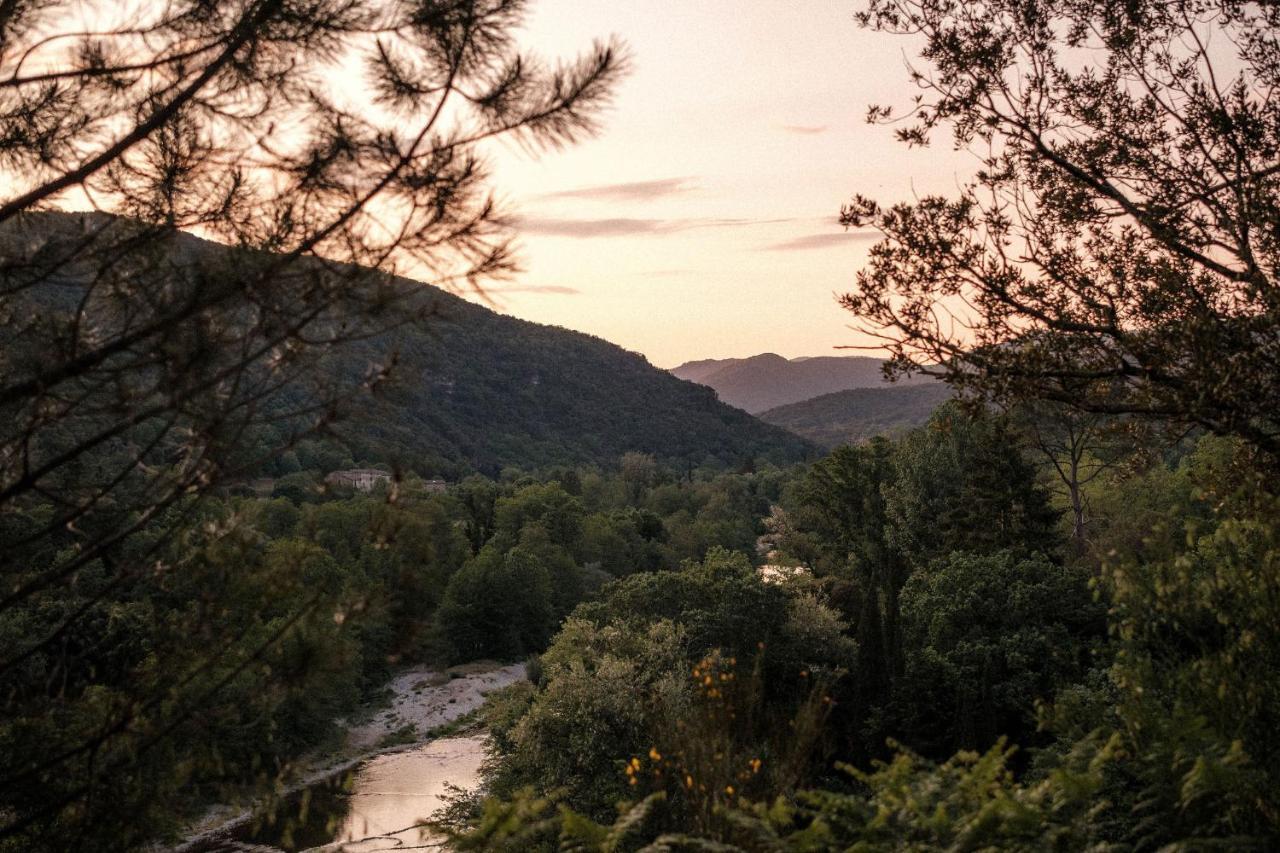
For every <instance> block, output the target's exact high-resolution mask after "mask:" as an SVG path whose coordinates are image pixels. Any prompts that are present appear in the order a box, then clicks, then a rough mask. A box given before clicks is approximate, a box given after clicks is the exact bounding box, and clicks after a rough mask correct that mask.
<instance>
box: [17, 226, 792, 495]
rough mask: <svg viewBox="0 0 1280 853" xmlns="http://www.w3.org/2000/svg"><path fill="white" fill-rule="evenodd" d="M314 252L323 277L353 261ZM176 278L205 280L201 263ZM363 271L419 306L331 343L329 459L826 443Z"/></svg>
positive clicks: (664, 455) (65, 283)
mask: <svg viewBox="0 0 1280 853" xmlns="http://www.w3.org/2000/svg"><path fill="white" fill-rule="evenodd" d="M109 222H110V217H107V216H105V215H103V214H62V213H52V212H46V213H41V214H37V215H34V216H32V217H28V218H26V219H25V220H24V226H23V230H21V231H11V233H10V232H6V234H7V235H8V236H6V237H5V239H7V240H10V241H12V240H15V239H22V240H26V241H36V242H41V241H44V242H48V243H49V244H50V245H52V244H54V243H56V242H58V241H63V242H65V241H68V240H75V239H80V238H81V235H83V234H84V233H86V230H95V229H100V228H103V227H104V223H109ZM156 252H157V253H159V254H161V255H164V257H165V259H166V261H165V262H166V263H171V264H172V266H173V268H174V269H176V270H180V271H182V270H185V269H187V268H193V267H194V266H196V265H197V264H198V265H201V266H210V265H211V268H212V269H215V270H216V269H220V268H227V267H231V266H235V265H243V264H249V263H254V262H258V261H261V260H262V258H263V257H265V256H263V255H262V254H261V253H259V254H254V255H249V254H248V253H242V251H241V250H237V249H232V248H228V247H226V246H222V245H220V244H216V243H211V242H208V241H205V240H201V239H199V238H196V237H194V236H191V235H188V234H178V235H176V236H175V237H174V239H173V240H172V241H171V242H167V243H165V244H164V245H163V246H161V245H157V246H156ZM314 263H315V274H316V275H319V276H324V275H338V274H344V273H342V272H341V271H342V270H343V269H346V268H342V267H339V266H334V265H329V266H322V264H321V262H314ZM346 274H349V273H346ZM174 286H175V287H184V286H187V287H193V288H200V287H207V286H209V285H208V284H207V283H201V282H200V281H199V280H198V279H194V278H193V280H192V281H190V282H183V283H177V282H175V284H174ZM357 286H360V287H369V288H384V289H386V291H387V292H388V293H391V294H392V296H391V297H390V300H391V301H394V302H395V303H396V304H397V305H398V306H400V307H398V308H397V309H395V310H399V311H403V312H404V313H405V315H406V316H412V317H414V318H415V319H413V320H412V321H411V322H406V323H403V324H399V325H397V324H394V323H388V330H383V331H381V332H379V333H377V334H372V335H370V336H367V337H361V336H359V335H354V336H353V337H354V338H355V339H354V340H350V341H345V342H343V343H342V344H338V345H335V346H334V347H333V348H332V349H330V350H329V351H328V352H326V353H325V354H324V355H323V358H324V359H325V363H324V366H323V370H322V373H323V374H324V381H325V382H327V383H331V384H332V385H333V387H334V388H335V389H346V390H347V391H349V392H350V393H345V394H344V395H343V397H342V400H341V405H340V406H339V411H340V413H341V417H339V418H338V419H337V420H336V422H335V423H334V425H333V427H332V429H331V432H332V433H333V435H334V437H335V438H336V439H337V440H338V441H339V442H340V443H342V444H344V445H345V447H346V450H342V451H341V452H339V453H338V454H334V453H327V454H326V456H327V457H328V458H329V459H330V464H333V465H340V464H347V463H348V462H349V463H373V464H386V465H393V466H401V467H403V468H404V469H406V470H412V471H416V472H418V473H420V474H424V475H445V476H448V477H450V478H453V477H457V476H461V475H463V474H465V473H468V472H471V471H480V472H485V473H489V474H495V473H497V472H498V471H499V470H501V469H502V468H503V467H507V466H518V467H522V468H526V469H529V468H537V467H541V466H548V465H566V464H567V465H575V464H613V463H616V462H617V460H618V458H619V457H620V456H621V455H622V454H624V453H626V452H628V451H639V452H643V453H649V454H652V455H654V456H655V457H657V458H658V459H660V460H663V461H665V462H667V463H670V464H672V465H674V466H676V467H696V466H700V465H704V464H710V465H714V466H735V467H741V466H744V465H747V464H748V463H753V462H755V461H761V462H763V461H772V462H776V463H786V462H793V461H796V460H799V459H802V458H805V457H807V456H810V455H812V453H813V452H814V450H815V448H814V447H813V446H812V445H810V444H809V443H808V442H806V441H805V440H803V439H801V438H799V437H797V436H795V435H794V434H792V433H789V432H787V431H785V430H783V429H780V428H778V427H774V426H770V425H768V424H765V423H762V422H761V421H758V420H756V419H755V418H753V417H750V416H749V415H747V414H745V413H743V412H742V411H739V410H738V409H735V408H733V407H731V406H729V405H726V404H724V403H722V402H720V401H718V400H717V399H716V396H715V393H714V392H713V391H712V390H711V389H709V388H705V387H702V386H699V385H695V384H692V383H688V382H683V381H681V380H680V379H678V378H676V377H674V376H672V375H671V374H670V373H668V372H667V371H665V370H661V369H659V368H656V367H654V366H652V365H651V364H649V362H648V361H647V360H646V359H645V358H644V357H643V356H642V355H640V354H638V353H634V352H629V351H627V350H624V349H622V348H621V347H618V346H616V345H614V344H611V343H609V342H608V341H605V340H603V339H601V338H597V337H593V336H591V335H587V334H582V333H579V332H574V331H570V330H567V329H563V328H559V327H554V326H545V325H541V324H538V323H532V322H528V321H524V320H519V319H516V318H514V317H510V316H505V315H503V314H499V313H497V312H496V311H492V310H490V309H488V308H486V307H484V306H482V305H479V304H475V303H473V302H469V301H467V300H466V299H463V298H461V297H459V296H458V295H456V294H454V293H450V292H447V291H445V290H443V289H441V288H437V287H433V286H431V285H428V284H423V283H421V282H416V281H412V280H410V279H407V278H397V279H385V278H380V277H379V276H378V275H377V274H375V273H372V272H371V273H369V275H368V280H367V281H366V283H364V284H361V285H357ZM85 287H86V284H85V282H83V281H81V280H80V279H79V278H77V273H75V271H70V272H67V273H65V274H60V275H57V276H54V277H51V278H50V279H49V281H48V283H47V284H45V285H42V286H41V287H40V288H38V289H37V291H38V292H37V293H36V295H35V296H34V297H33V298H34V299H35V300H36V301H35V310H36V311H37V312H38V313H47V312H54V313H60V312H70V311H74V310H76V305H77V304H78V302H79V299H80V296H79V294H80V293H81V291H82V290H83V289H84V288H85ZM406 306H408V307H406ZM33 357H38V354H34V355H33ZM384 369H386V372H385V375H384V374H383V370H384ZM371 377H380V378H378V380H377V381H371ZM362 386H367V387H369V388H371V389H372V391H371V392H370V391H366V390H363V387H362ZM331 390H332V389H331ZM308 393H309V390H308V389H306V388H304V387H303V385H302V384H301V383H293V384H290V385H287V386H284V387H282V388H281V390H280V391H279V392H278V393H277V394H275V395H274V396H273V397H270V398H267V399H264V400H263V402H262V403H261V405H263V406H264V407H268V408H271V409H273V410H276V411H280V412H292V411H302V410H304V409H305V408H306V405H307V403H308V402H309V398H308V397H307V394H308ZM293 428H294V422H293V421H291V420H289V419H288V418H287V417H284V416H281V422H280V423H279V424H278V425H277V426H276V427H274V428H273V429H275V430H277V431H279V432H280V433H281V434H287V433H288V431H289V430H290V429H293ZM261 438H262V440H261V445H262V448H263V453H262V455H263V456H264V457H266V458H270V461H269V463H268V469H267V470H266V471H265V472H264V473H268V474H285V473H289V472H290V470H291V466H292V462H291V461H290V454H288V453H286V454H275V455H274V456H273V455H272V454H270V453H268V451H267V448H268V447H270V446H276V445H275V442H278V441H280V440H281V435H268V434H265V433H264V434H263V435H262V437H261ZM347 451H349V454H350V459H346V458H345V457H346V453H347ZM304 467H306V466H305V465H304Z"/></svg>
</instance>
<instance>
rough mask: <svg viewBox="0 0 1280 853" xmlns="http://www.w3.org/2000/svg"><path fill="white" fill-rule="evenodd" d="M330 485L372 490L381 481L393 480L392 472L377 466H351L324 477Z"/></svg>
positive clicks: (360, 490) (366, 490) (357, 489)
mask: <svg viewBox="0 0 1280 853" xmlns="http://www.w3.org/2000/svg"><path fill="white" fill-rule="evenodd" d="M324 481H325V483H327V484H328V485H330V486H344V487H346V488H351V489H355V490H356V491H359V492H371V491H373V489H374V487H375V486H377V485H378V484H379V483H389V482H391V474H390V473H389V472H387V471H379V470H378V469H376V468H350V469H348V470H346V471H333V472H332V473H330V474H329V475H328V476H327V477H325V478H324Z"/></svg>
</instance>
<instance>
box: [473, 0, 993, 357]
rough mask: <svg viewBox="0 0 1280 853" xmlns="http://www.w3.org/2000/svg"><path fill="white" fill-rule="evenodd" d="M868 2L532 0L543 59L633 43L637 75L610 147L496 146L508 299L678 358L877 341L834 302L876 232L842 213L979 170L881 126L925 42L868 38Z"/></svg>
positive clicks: (533, 314)
mask: <svg viewBox="0 0 1280 853" xmlns="http://www.w3.org/2000/svg"><path fill="white" fill-rule="evenodd" d="M855 8H856V7H855V5H854V4H852V3H848V2H837V0H810V2H789V3H782V2H778V0H750V1H749V2H746V1H745V0H698V2H688V3H674V2H670V0H628V2H626V3H601V2H582V0H535V2H534V3H533V6H532V15H531V17H530V19H529V21H528V44H530V45H531V46H533V47H534V48H535V49H536V50H537V51H539V52H540V53H542V54H543V55H545V56H553V57H554V56H559V57H567V56H572V55H574V54H575V53H577V52H578V51H580V50H581V49H582V48H584V47H585V46H587V45H589V44H590V42H591V40H592V39H593V38H600V37H606V36H609V35H617V36H619V37H620V38H621V39H623V40H624V41H625V42H626V44H627V45H628V46H629V48H630V54H631V65H632V71H631V74H630V75H629V76H628V77H627V79H626V80H625V81H624V82H623V84H622V85H621V87H620V88H619V90H618V92H617V97H616V100H615V105H614V108H613V109H612V110H611V111H610V112H609V113H608V114H607V115H606V116H605V117H604V121H603V129H602V132H601V134H600V135H599V137H598V138H596V139H594V140H589V141H587V142H585V143H582V144H579V145H577V146H575V147H572V148H569V149H567V150H565V151H562V152H552V153H544V154H541V155H539V156H538V157H536V158H533V157H530V156H528V155H527V154H524V153H522V152H520V151H519V150H518V149H516V148H514V147H511V148H504V149H502V150H500V151H498V152H497V153H496V154H495V156H494V160H495V162H494V166H495V172H496V185H497V187H498V190H499V192H500V195H501V197H502V198H504V199H505V200H506V202H507V203H508V205H509V206H510V207H511V208H513V209H514V210H515V211H516V212H517V213H518V215H519V217H520V227H519V245H520V247H521V253H520V254H521V259H522V262H523V266H524V269H525V271H524V272H523V273H522V274H521V275H520V276H519V277H518V278H517V279H516V280H515V281H512V282H510V283H506V284H504V285H501V286H500V287H499V288H498V289H497V291H496V292H495V296H496V299H497V301H498V306H499V307H500V308H501V309H502V310H505V311H507V312H509V313H511V314H513V315H515V316H518V317H522V318H526V319H529V320H535V321H538V322H542V323H552V324H556V325H560V326H565V327H568V328H572V329H578V330H581V331H584V332H589V333H591V334H595V335H599V336H601V337H603V338H606V339H608V340H610V341H613V342H615V343H617V344H620V345H622V346H624V347H627V348H628V349H632V350H637V351H639V352H641V353H644V354H645V355H646V356H648V357H649V359H650V361H652V362H653V363H654V364H657V365H660V366H663V367H671V366H674V365H676V364H678V363H680V362H682V361H686V360H689V359H695V358H711V357H728V356H745V355H752V354H755V353H759V352H769V351H772V352H777V353H780V354H782V355H785V356H789V357H795V356H805V355H809V356H811V355H829V354H839V353H838V351H837V350H835V349H834V348H835V347H836V346H838V345H841V344H861V343H865V342H866V341H865V340H862V339H860V338H859V337H858V336H857V335H856V334H854V333H853V332H852V331H850V330H849V328H848V323H849V322H850V319H851V318H850V317H849V316H848V315H847V314H846V313H845V312H844V311H842V310H841V309H840V307H839V306H838V305H836V303H835V294H837V293H839V292H843V291H846V290H848V289H849V288H850V287H851V285H852V282H853V276H854V274H855V272H856V270H857V269H858V267H859V265H860V264H861V263H862V262H863V259H864V258H865V254H866V250H867V248H868V247H869V246H870V245H871V243H872V239H871V235H867V234H861V235H859V234H854V235H848V234H845V233H844V232H843V229H841V228H840V227H839V226H838V225H837V224H836V222H835V220H836V215H837V213H838V211H839V208H840V205H841V204H842V203H843V202H845V201H847V200H848V199H849V198H850V197H851V196H852V195H853V193H855V192H862V193H865V194H869V195H872V196H874V197H876V198H877V199H879V200H881V201H894V200H898V199H902V198H909V197H911V196H912V195H913V194H915V195H922V194H925V193H929V192H939V191H940V192H948V191H950V190H952V189H954V187H955V186H956V185H957V184H958V183H959V182H960V178H962V177H963V176H964V175H966V174H967V173H968V172H969V171H971V170H972V169H973V168H974V165H975V162H974V160H973V158H972V157H971V156H970V155H968V154H961V153H956V152H954V151H952V150H951V147H950V145H949V144H948V143H949V140H947V139H945V138H944V139H941V140H939V142H940V144H938V145H936V146H935V147H934V148H932V149H929V150H925V151H920V150H914V151H913V150H908V149H906V148H905V147H904V146H902V145H900V144H898V143H897V142H895V141H894V139H893V135H892V130H891V129H890V128H887V127H878V126H871V125H868V124H866V123H865V122H864V120H863V116H864V115H865V112H866V107H867V105H868V104H870V103H892V104H894V105H895V106H898V107H902V106H905V105H907V104H908V103H909V101H910V98H911V96H912V95H913V94H914V92H913V90H912V88H911V85H910V83H909V82H908V81H907V80H906V71H905V61H906V55H905V53H904V51H908V50H909V49H910V48H911V47H912V45H911V42H909V41H905V40H903V39H900V38H895V37H892V36H886V35H882V34H877V33H872V32H867V31H863V30H861V29H859V28H858V26H857V24H856V23H855V22H854V21H853V12H854V9H855Z"/></svg>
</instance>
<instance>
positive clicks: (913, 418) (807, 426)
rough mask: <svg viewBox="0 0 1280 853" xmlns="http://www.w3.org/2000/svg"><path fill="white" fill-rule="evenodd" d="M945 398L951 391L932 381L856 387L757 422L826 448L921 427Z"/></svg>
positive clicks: (770, 413)
mask: <svg viewBox="0 0 1280 853" xmlns="http://www.w3.org/2000/svg"><path fill="white" fill-rule="evenodd" d="M950 396H951V389H950V388H948V387H947V386H946V385H943V384H942V383H937V382H935V383H929V384H922V385H890V386H888V387H885V388H855V389H853V390H851V391H837V392H836V393H834V394H823V395H822V396H821V397H814V398H813V399H811V400H802V401H800V402H799V403H791V404H790V405H787V406H778V407H777V408H774V409H768V410H766V411H764V412H761V413H760V420H762V421H765V422H766V423H771V424H774V425H776V426H780V427H784V428H785V429H789V430H791V431H792V432H794V433H796V434H797V435H802V436H804V437H805V438H807V439H809V440H810V441H812V442H814V443H815V444H818V445H819V446H821V447H825V448H828V449H830V448H833V447H839V446H840V445H842V444H857V443H858V442H859V441H863V440H865V439H868V438H871V437H873V436H877V435H895V434H897V433H900V432H904V431H906V430H908V429H910V428H912V427H916V426H920V425H921V424H923V423H924V422H925V421H927V420H928V419H929V414H930V413H931V412H932V411H933V410H934V409H936V408H937V407H938V406H940V405H942V403H943V402H944V401H946V400H947V399H948V398H949V397H950Z"/></svg>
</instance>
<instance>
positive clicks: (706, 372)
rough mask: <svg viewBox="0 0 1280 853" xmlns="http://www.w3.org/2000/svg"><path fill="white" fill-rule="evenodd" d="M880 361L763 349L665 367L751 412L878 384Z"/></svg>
mask: <svg viewBox="0 0 1280 853" xmlns="http://www.w3.org/2000/svg"><path fill="white" fill-rule="evenodd" d="M884 364H885V362H884V360H883V359H879V358H872V357H869V356H861V355H826V356H822V355H820V356H804V357H800V358H792V359H787V358H784V357H782V356H780V355H778V354H777V353H773V352H766V353H761V354H759V355H753V356H750V357H748V358H724V359H703V360H701V361H690V362H686V363H685V364H682V365H680V366H679V367H675V368H672V370H671V372H672V373H673V374H674V375H676V376H678V377H680V378H681V379H684V380H687V381H689V382H696V383H698V384H699V385H706V386H708V387H710V388H714V389H715V391H716V394H717V395H719V397H720V399H721V400H722V401H723V402H725V403H728V404H729V405H731V406H736V407H737V408H739V409H743V410H745V411H747V412H751V413H752V414H758V413H760V412H763V411H765V410H767V409H773V408H776V407H778V406H785V405H788V404H790V403H798V402H800V401H802V400H808V399H812V398H813V397H819V396H821V395H823V394H834V393H836V392H837V391H849V390H852V389H854V388H879V387H882V386H884V385H886V384H887V383H886V382H885V379H884ZM932 381H933V380H931V379H928V378H927V377H913V378H910V379H905V380H900V381H899V382H898V383H897V384H899V385H915V384H921V383H928V382H932Z"/></svg>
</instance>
